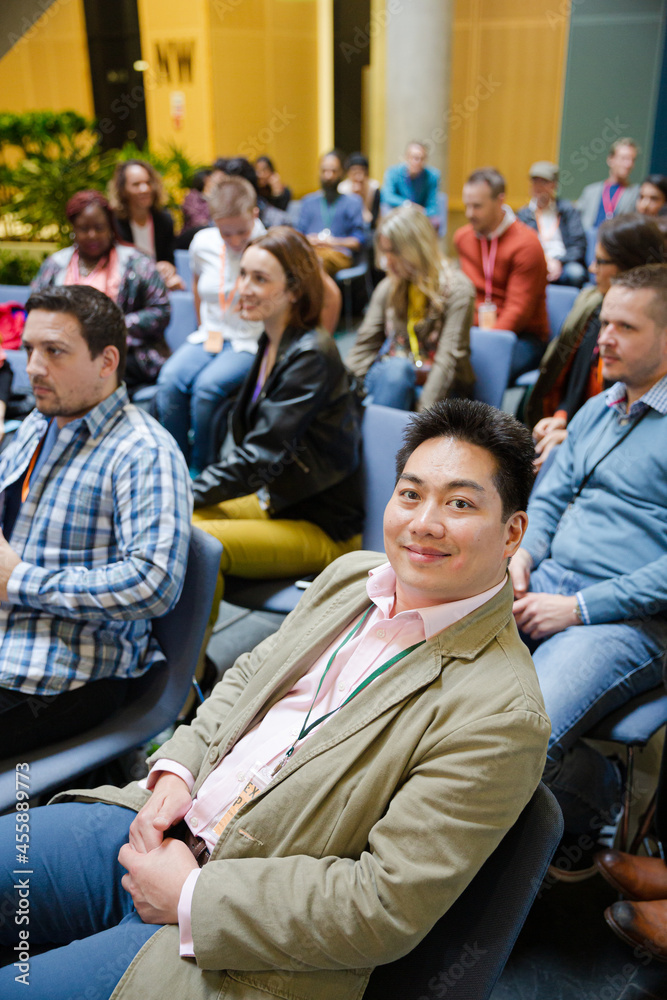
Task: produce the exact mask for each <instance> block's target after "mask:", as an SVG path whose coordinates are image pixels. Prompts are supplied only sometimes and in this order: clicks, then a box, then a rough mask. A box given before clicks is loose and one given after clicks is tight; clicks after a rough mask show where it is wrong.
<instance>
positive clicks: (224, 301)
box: [218, 240, 239, 313]
mask: <svg viewBox="0 0 667 1000" xmlns="http://www.w3.org/2000/svg"><path fill="white" fill-rule="evenodd" d="M226 256H227V247H226V246H225V241H224V240H223V241H222V249H221V251H220V288H219V289H218V299H219V300H220V309H221V310H222V312H223V313H225V312H227V309H228V308H229V306H230V305H231V304H232V301H233V299H234V296H235V295H236V289H237V288H238V285H239V278H238V275H237V277H236V281H235V282H234V287H233V288H232V290H231V292H228V293H227V294H226V295H225V258H226Z"/></svg>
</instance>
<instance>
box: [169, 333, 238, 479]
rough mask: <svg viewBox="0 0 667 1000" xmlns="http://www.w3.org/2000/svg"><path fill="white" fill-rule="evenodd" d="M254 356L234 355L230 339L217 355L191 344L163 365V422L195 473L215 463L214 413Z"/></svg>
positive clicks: (181, 348)
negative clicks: (211, 438)
mask: <svg viewBox="0 0 667 1000" xmlns="http://www.w3.org/2000/svg"><path fill="white" fill-rule="evenodd" d="M254 358H255V356H254V354H250V353H249V352H248V351H235V350H234V348H233V347H232V345H231V343H230V342H229V341H225V343H224V344H223V348H222V350H221V351H220V352H219V353H218V354H209V352H208V351H205V350H204V345H203V344H188V343H186V344H183V346H182V347H179V349H178V350H177V351H176V353H175V354H173V355H172V356H171V357H170V358H169V359H168V360H167V361H165V363H164V365H163V366H162V368H161V370H160V375H159V377H158V381H157V396H156V397H155V405H156V408H157V413H158V418H159V420H160V423H161V424H162V426H163V427H166V428H167V430H168V431H169V433H170V434H172V435H173V437H174V438H175V439H176V443H177V444H178V446H179V447H180V449H181V451H182V452H183V454H184V455H185V458H186V461H188V464H189V465H190V466H191V468H193V469H194V470H195V471H197V472H201V470H202V469H204V468H206V466H207V465H208V464H209V463H210V462H211V461H213V456H212V455H211V454H210V441H209V434H210V427H211V421H212V419H213V415H214V414H215V411H216V409H217V407H218V405H219V404H220V403H221V402H222V400H223V399H225V398H226V397H229V396H231V395H233V393H235V392H236V390H237V389H238V388H239V386H240V385H241V384H242V382H243V381H244V379H245V377H246V375H247V374H248V372H249V371H250V369H251V367H252V364H253V361H254ZM191 428H192V432H193V437H194V440H193V445H192V454H190V445H189V440H188V432H189V430H190V429H191Z"/></svg>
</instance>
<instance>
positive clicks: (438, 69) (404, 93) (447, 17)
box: [385, 0, 454, 190]
mask: <svg viewBox="0 0 667 1000" xmlns="http://www.w3.org/2000/svg"><path fill="white" fill-rule="evenodd" d="M453 17H454V0H386V60H387V61H386V103H385V116H386V121H385V155H386V161H385V162H386V164H387V165H389V164H392V163H398V161H399V160H401V159H402V157H403V153H404V151H405V146H406V145H407V143H408V142H410V140H412V139H418V140H419V141H420V142H425V143H426V144H427V145H428V147H429V159H428V162H429V164H430V165H431V166H433V167H436V168H437V169H438V170H440V172H441V174H442V182H441V187H442V189H443V190H446V189H447V161H448V148H447V141H448V138H447V137H448V128H447V117H448V114H449V88H450V68H451V49H452V22H453Z"/></svg>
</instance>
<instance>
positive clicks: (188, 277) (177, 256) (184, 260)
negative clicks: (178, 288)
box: [174, 250, 192, 292]
mask: <svg viewBox="0 0 667 1000" xmlns="http://www.w3.org/2000/svg"><path fill="white" fill-rule="evenodd" d="M174 263H175V264H176V270H177V271H178V273H179V275H180V276H181V278H182V279H183V281H184V282H185V288H186V291H188V292H191V291H192V271H191V270H190V253H189V251H188V250H174Z"/></svg>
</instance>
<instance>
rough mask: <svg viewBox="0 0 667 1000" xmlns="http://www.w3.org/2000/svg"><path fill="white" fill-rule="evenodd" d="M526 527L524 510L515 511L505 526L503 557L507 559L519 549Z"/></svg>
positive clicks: (526, 517) (526, 519) (526, 521)
mask: <svg viewBox="0 0 667 1000" xmlns="http://www.w3.org/2000/svg"><path fill="white" fill-rule="evenodd" d="M527 527H528V515H527V514H526V512H525V510H517V511H515V512H514V513H513V514H512V516H511V517H510V518H509V520H508V521H507V523H506V524H505V532H506V534H505V556H506V558H508V559H509V557H510V556H513V555H514V553H515V552H516V551H517V549H519V548H521V542H522V541H523V536H524V535H525V533H526V528H527Z"/></svg>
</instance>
